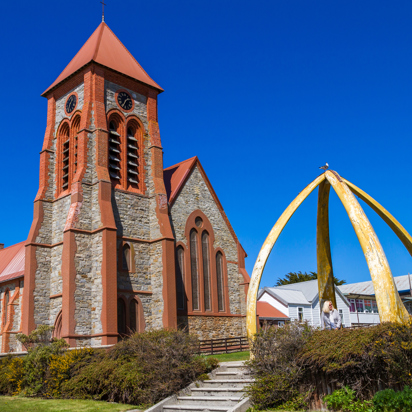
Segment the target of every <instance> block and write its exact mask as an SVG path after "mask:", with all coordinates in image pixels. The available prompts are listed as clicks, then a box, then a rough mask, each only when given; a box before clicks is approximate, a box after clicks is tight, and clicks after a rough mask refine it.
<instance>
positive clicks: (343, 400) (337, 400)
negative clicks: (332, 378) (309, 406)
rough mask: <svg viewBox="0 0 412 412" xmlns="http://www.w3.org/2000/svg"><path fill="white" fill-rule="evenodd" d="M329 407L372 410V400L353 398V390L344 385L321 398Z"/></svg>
mask: <svg viewBox="0 0 412 412" xmlns="http://www.w3.org/2000/svg"><path fill="white" fill-rule="evenodd" d="M323 401H324V402H325V403H326V405H327V406H328V408H329V409H331V410H332V411H342V412H373V411H374V410H375V409H374V407H373V403H372V401H361V400H356V399H355V391H354V390H352V389H350V388H348V387H347V386H345V387H344V388H342V389H338V390H336V391H334V392H333V393H332V394H330V395H326V396H325V397H324V398H323Z"/></svg>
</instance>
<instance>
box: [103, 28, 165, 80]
mask: <svg viewBox="0 0 412 412" xmlns="http://www.w3.org/2000/svg"><path fill="white" fill-rule="evenodd" d="M103 24H104V25H105V26H106V27H107V28H108V29H109V31H110V32H111V33H112V34H113V36H114V37H116V39H117V40H118V41H119V43H120V44H121V45H122V47H123V48H124V49H125V50H126V52H127V53H128V54H129V55H130V57H131V58H132V59H133V60H134V61H135V62H136V64H137V65H138V66H139V67H140V68H141V69H142V71H143V73H144V74H145V75H146V76H147V77H148V78H149V79H151V80H152V81H153V82H154V83H155V84H157V83H156V82H155V81H154V80H153V79H152V78H151V77H150V76H149V74H148V73H147V72H146V70H145V69H144V68H143V67H142V66H141V64H140V63H139V62H138V61H137V60H136V59H135V58H134V56H133V54H132V53H130V51H129V50H128V49H127V47H126V46H125V45H124V44H123V43H122V42H121V40H120V39H119V38H118V37H117V36H116V35H115V34H114V32H113V30H112V29H111V28H110V27H109V26H108V25H107V24H106V23H103ZM157 86H158V87H160V86H159V85H157Z"/></svg>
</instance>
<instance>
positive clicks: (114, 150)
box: [108, 115, 123, 186]
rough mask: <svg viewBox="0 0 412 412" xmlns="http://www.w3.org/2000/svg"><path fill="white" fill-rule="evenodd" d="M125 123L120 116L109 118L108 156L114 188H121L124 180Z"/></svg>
mask: <svg viewBox="0 0 412 412" xmlns="http://www.w3.org/2000/svg"><path fill="white" fill-rule="evenodd" d="M122 126H123V121H122V119H121V118H120V116H117V115H113V116H111V117H110V118H109V136H108V139H109V141H108V143H109V145H108V147H109V150H108V156H109V159H108V160H109V161H108V165H109V175H110V180H111V181H112V184H113V185H114V186H121V180H122V167H121V165H122V144H121V143H122V129H123V127H122Z"/></svg>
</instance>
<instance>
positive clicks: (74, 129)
mask: <svg viewBox="0 0 412 412" xmlns="http://www.w3.org/2000/svg"><path fill="white" fill-rule="evenodd" d="M79 129H80V116H79V115H77V116H76V117H75V118H74V119H73V122H72V126H71V129H70V139H71V140H72V142H73V148H72V153H73V158H72V159H71V160H70V163H71V164H72V170H73V172H72V173H71V175H72V177H74V175H75V174H76V172H77V153H78V140H79V139H78V136H77V135H78V133H79Z"/></svg>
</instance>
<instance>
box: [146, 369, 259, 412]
mask: <svg viewBox="0 0 412 412" xmlns="http://www.w3.org/2000/svg"><path fill="white" fill-rule="evenodd" d="M209 377H210V380H205V381H198V382H194V383H192V384H191V385H189V386H188V387H187V388H186V389H184V390H183V391H181V392H180V393H179V394H178V395H174V396H171V397H170V398H167V399H165V400H163V401H162V402H160V403H158V404H157V405H155V406H153V407H151V408H150V409H147V411H146V412H174V411H185V412H245V411H246V410H247V409H248V408H249V406H250V402H249V399H248V398H247V397H246V396H245V392H244V388H245V386H247V385H249V384H250V383H252V382H253V380H252V379H250V375H249V373H248V370H247V368H246V367H245V366H244V365H243V362H222V363H221V364H220V367H219V368H218V369H217V370H215V371H213V372H212V373H210V374H209Z"/></svg>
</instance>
